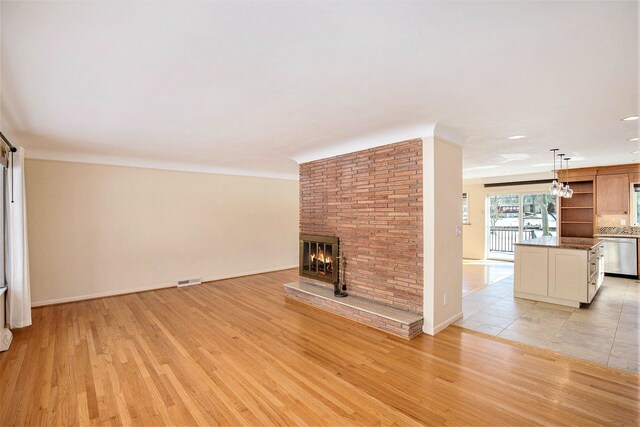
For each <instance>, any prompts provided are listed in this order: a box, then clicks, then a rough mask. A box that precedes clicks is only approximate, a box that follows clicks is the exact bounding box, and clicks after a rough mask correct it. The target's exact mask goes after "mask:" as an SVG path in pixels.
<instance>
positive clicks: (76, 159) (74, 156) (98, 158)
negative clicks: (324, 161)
mask: <svg viewBox="0 0 640 427" xmlns="http://www.w3.org/2000/svg"><path fill="white" fill-rule="evenodd" d="M25 155H26V158H27V159H33V160H53V161H59V162H71V163H87V164H94V165H106V166H124V167H132V168H143V169H159V170H168V171H176V172H193V173H207V174H217V175H235V176H247V177H254V178H270V179H282V180H287V181H298V178H299V177H298V174H297V173H295V174H291V173H274V172H263V171H255V170H250V169H236V168H225V167H218V166H208V165H202V164H192V163H180V162H166V161H160V160H146V159H136V158H130V157H119V156H107V155H95V154H86V153H73V152H64V151H56V150H46V149H42V148H35V147H32V148H26V149H25Z"/></svg>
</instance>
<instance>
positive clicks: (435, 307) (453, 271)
mask: <svg viewBox="0 0 640 427" xmlns="http://www.w3.org/2000/svg"><path fill="white" fill-rule="evenodd" d="M423 153H424V157H423V165H424V170H423V177H424V188H423V191H424V222H425V223H424V225H425V226H424V326H423V330H424V332H426V333H428V334H430V335H435V334H436V333H438V332H439V331H441V330H442V329H444V328H446V327H447V326H448V325H449V324H451V323H452V322H454V321H455V320H457V319H458V318H460V317H461V316H462V203H461V197H462V148H461V147H460V146H458V145H455V144H452V143H449V142H447V141H445V140H443V139H440V138H424V139H423ZM458 231H459V233H458ZM445 295H447V301H446V302H445Z"/></svg>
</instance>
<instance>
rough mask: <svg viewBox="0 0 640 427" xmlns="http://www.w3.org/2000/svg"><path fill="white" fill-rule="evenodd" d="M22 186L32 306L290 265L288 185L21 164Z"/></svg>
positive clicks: (293, 202) (293, 219) (292, 233)
mask: <svg viewBox="0 0 640 427" xmlns="http://www.w3.org/2000/svg"><path fill="white" fill-rule="evenodd" d="M26 186H27V210H28V211H27V215H28V218H27V219H28V228H29V230H28V231H29V249H30V267H31V295H32V301H33V304H34V305H41V304H45V303H51V302H60V301H67V300H74V299H82V298H87V297H92V296H101V295H109V294H117V293H124V292H128V291H132V290H140V289H149V288H154V287H160V286H166V285H170V284H175V283H176V282H177V281H178V280H181V279H187V278H196V277H202V278H204V279H205V280H206V279H217V278H225V277H231V276H238V275H244V274H250V273H256V272H262V271H267V270H277V269H283V268H290V267H294V266H296V265H297V261H298V259H297V256H298V183H297V181H289V180H279V179H268V178H252V177H239V176H230V175H214V174H201V173H187V172H174V171H163V170H155V169H139V168H130V167H120V166H104V165H93V164H83V163H68V162H58V161H43V160H28V161H27V163H26ZM158 267H160V272H158V271H157V268H158Z"/></svg>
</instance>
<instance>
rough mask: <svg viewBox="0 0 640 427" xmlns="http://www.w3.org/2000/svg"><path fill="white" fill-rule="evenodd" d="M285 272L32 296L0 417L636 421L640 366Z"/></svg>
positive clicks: (0, 384)
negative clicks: (396, 324)
mask: <svg viewBox="0 0 640 427" xmlns="http://www.w3.org/2000/svg"><path fill="white" fill-rule="evenodd" d="M296 277H297V271H296V270H288V271H283V272H276V273H268V274H261V275H255V276H248V277H242V278H237V279H230V280H224V281H219V282H214V283H208V284H204V285H200V286H192V287H188V288H180V289H177V288H173V289H166V290H159V291H152V292H145V293H139V294H131V295H126V296H120V297H111V298H103V299H97V300H92V301H85V302H77V303H70V304H64V305H58V306H50V307H43V308H38V309H35V310H34V312H33V317H34V325H33V326H31V327H29V328H26V329H23V330H17V331H16V333H15V337H14V342H13V344H12V347H11V350H10V351H9V352H6V353H2V354H0V424H1V425H23V424H27V425H77V424H80V425H98V424H109V425H176V424H178V425H196V424H198V425H276V424H278V425H382V424H384V425H465V424H466V425H507V424H510V425H531V424H554V425H560V424H572V425H594V424H627V425H637V424H638V391H639V389H638V376H636V375H632V374H629V373H624V372H622V371H616V370H612V369H608V368H605V367H603V366H598V365H595V364H590V363H588V362H582V361H578V360H576V359H572V358H569V357H566V356H562V355H557V354H554V353H551V352H548V351H544V350H537V349H533V348H529V347H526V346H522V345H517V344H510V343H508V342H506V341H501V340H497V339H492V338H488V337H486V336H482V335H480V334H477V333H473V332H469V331H466V330H463V329H460V328H457V327H450V328H449V329H447V330H445V331H444V332H442V333H441V334H439V335H438V336H437V337H435V338H434V337H429V336H427V335H422V336H419V337H418V338H416V339H414V340H412V341H406V340H403V339H400V338H396V337H393V336H391V335H388V334H385V333H383V332H380V331H377V330H374V329H372V328H368V327H366V326H364V325H360V324H357V323H354V322H351V321H348V320H346V319H344V318H341V317H338V316H335V315H332V314H329V313H326V312H324V311H321V310H318V309H315V308H312V307H309V306H306V305H303V304H300V303H293V302H287V301H285V299H284V292H283V289H282V284H283V283H285V282H288V281H292V280H294V279H295V278H296Z"/></svg>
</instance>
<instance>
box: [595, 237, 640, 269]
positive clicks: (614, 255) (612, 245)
mask: <svg viewBox="0 0 640 427" xmlns="http://www.w3.org/2000/svg"><path fill="white" fill-rule="evenodd" d="M599 239H600V240H602V241H603V242H604V272H605V273H614V274H625V275H629V276H637V275H638V252H637V251H638V239H636V238H627V237H599Z"/></svg>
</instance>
